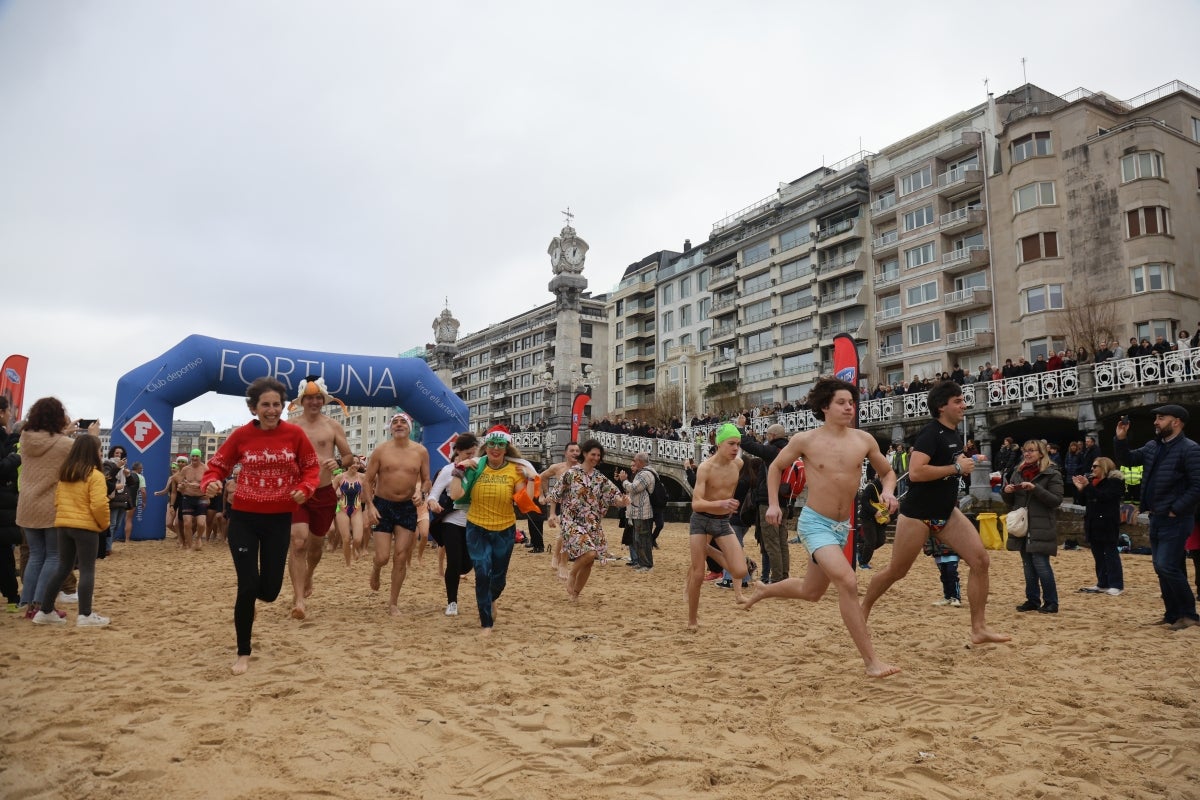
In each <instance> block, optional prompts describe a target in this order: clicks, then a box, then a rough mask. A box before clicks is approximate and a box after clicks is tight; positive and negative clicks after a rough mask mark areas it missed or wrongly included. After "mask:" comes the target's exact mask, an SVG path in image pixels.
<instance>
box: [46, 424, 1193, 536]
mask: <svg viewBox="0 0 1200 800" xmlns="http://www.w3.org/2000/svg"><path fill="white" fill-rule="evenodd" d="M1113 452H1114V453H1115V454H1116V462H1117V464H1118V465H1120V466H1126V465H1133V466H1137V465H1138V464H1141V465H1142V467H1143V474H1142V510H1143V511H1149V512H1151V513H1154V514H1164V515H1165V514H1168V513H1173V514H1174V515H1175V516H1177V517H1189V518H1190V517H1193V516H1195V514H1196V507H1197V506H1200V444H1196V443H1195V442H1193V441H1192V440H1191V439H1189V438H1187V437H1186V436H1184V435H1183V434H1182V433H1181V434H1179V435H1178V436H1176V437H1175V438H1174V439H1172V440H1171V441H1169V442H1158V441H1151V442H1147V443H1146V444H1144V445H1142V446H1141V447H1139V448H1138V449H1137V450H1132V449H1130V447H1129V440H1128V439H1116V438H1114V439H1113ZM22 491H24V489H23V488H22Z"/></svg>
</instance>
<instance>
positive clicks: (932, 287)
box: [906, 281, 938, 308]
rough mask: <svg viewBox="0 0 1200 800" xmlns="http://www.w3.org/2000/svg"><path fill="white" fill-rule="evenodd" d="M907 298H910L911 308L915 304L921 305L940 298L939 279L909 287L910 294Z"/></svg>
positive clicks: (909, 304)
mask: <svg viewBox="0 0 1200 800" xmlns="http://www.w3.org/2000/svg"><path fill="white" fill-rule="evenodd" d="M906 299H907V300H908V306H909V308H911V307H913V306H919V305H922V304H924V303H932V302H933V301H934V300H937V299H938V285H937V281H930V282H929V283H922V284H921V285H920V286H910V287H908V296H907V298H906Z"/></svg>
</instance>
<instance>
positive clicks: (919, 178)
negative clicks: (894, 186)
mask: <svg viewBox="0 0 1200 800" xmlns="http://www.w3.org/2000/svg"><path fill="white" fill-rule="evenodd" d="M932 183H933V167H931V166H925V167H922V168H921V169H919V170H917V171H916V172H913V173H910V174H908V175H905V176H904V177H903V178H901V179H900V196H901V197H903V196H904V195H906V194H912V193H913V192H917V191H920V190H921V189H924V188H925V187H926V186H929V185H931V184H932Z"/></svg>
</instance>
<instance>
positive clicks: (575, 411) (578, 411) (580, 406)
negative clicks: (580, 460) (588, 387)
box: [571, 392, 592, 442]
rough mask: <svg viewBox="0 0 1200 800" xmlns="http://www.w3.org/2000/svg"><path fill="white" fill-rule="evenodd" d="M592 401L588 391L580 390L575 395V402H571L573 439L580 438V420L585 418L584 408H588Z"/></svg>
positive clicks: (573, 440)
mask: <svg viewBox="0 0 1200 800" xmlns="http://www.w3.org/2000/svg"><path fill="white" fill-rule="evenodd" d="M590 402H592V396H591V395H590V394H587V393H586V392H580V393H579V394H577V395H575V402H574V403H572V404H571V441H572V442H575V441H578V440H579V422H580V420H581V419H583V410H584V409H585V408H587V404H588V403H590Z"/></svg>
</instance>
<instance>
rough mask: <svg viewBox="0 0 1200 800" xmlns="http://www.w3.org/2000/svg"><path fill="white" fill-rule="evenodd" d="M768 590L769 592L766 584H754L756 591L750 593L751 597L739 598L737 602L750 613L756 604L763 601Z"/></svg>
mask: <svg viewBox="0 0 1200 800" xmlns="http://www.w3.org/2000/svg"><path fill="white" fill-rule="evenodd" d="M766 590H767V587H766V584H763V583H757V582H756V583H755V584H754V591H753V592H751V593H750V596H749V597H746V596H744V595H742V596H739V597H738V598H737V601H738V602H739V603H741V604H742V610H743V611H749V610H750V609H751V607H753V606H754V604H755V603H757V602H758V601H759V600H762V599H763V595H764V593H765V592H766Z"/></svg>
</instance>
